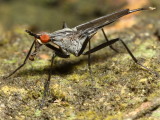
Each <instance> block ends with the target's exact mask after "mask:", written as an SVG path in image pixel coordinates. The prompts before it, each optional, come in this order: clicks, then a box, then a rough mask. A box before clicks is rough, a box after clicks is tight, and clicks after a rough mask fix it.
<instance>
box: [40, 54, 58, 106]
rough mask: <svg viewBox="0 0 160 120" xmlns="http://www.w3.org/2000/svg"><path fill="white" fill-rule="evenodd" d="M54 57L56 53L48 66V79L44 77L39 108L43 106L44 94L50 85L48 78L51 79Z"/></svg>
mask: <svg viewBox="0 0 160 120" xmlns="http://www.w3.org/2000/svg"><path fill="white" fill-rule="evenodd" d="M55 57H56V55H55V54H53V56H52V60H51V66H50V69H49V74H48V79H46V80H45V83H44V93H43V98H42V103H41V104H40V108H42V107H43V105H44V102H45V98H46V96H47V94H48V92H49V85H50V80H51V75H52V68H53V61H54V58H55Z"/></svg>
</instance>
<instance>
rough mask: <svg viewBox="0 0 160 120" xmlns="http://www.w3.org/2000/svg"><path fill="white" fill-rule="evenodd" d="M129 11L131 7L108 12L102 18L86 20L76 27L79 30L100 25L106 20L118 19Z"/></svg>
mask: <svg viewBox="0 0 160 120" xmlns="http://www.w3.org/2000/svg"><path fill="white" fill-rule="evenodd" d="M128 12H129V9H125V10H121V11H118V12H114V13H112V14H108V15H105V16H102V17H100V18H97V19H94V20H91V21H89V22H86V23H84V24H81V25H78V26H76V28H77V30H85V29H87V28H90V27H95V26H99V25H100V24H103V23H105V22H107V23H109V22H110V21H113V20H116V19H118V18H120V17H122V16H124V15H126V14H128Z"/></svg>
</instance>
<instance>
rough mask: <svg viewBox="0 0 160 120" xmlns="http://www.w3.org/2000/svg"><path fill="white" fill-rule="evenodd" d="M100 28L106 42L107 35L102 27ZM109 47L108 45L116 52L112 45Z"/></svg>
mask: <svg viewBox="0 0 160 120" xmlns="http://www.w3.org/2000/svg"><path fill="white" fill-rule="evenodd" d="M101 30H102V33H103V35H104V38H105V39H106V41H107V42H108V41H109V40H108V37H107V35H106V33H105V31H104V29H103V28H102V29H101ZM109 47H110V48H111V49H112V50H113V51H115V52H117V53H118V50H116V49H115V48H114V47H113V46H112V45H110V46H109Z"/></svg>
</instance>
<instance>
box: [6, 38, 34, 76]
mask: <svg viewBox="0 0 160 120" xmlns="http://www.w3.org/2000/svg"><path fill="white" fill-rule="evenodd" d="M34 44H35V40H34V41H33V43H32V45H31V47H30V50H29V52H28V54H27V56H26V58H25V59H24V62H23V64H21V65H20V66H19V67H18V68H17V69H15V70H14V71H13V72H12V73H10V74H9V75H8V76H7V77H4V78H5V79H7V78H9V77H10V76H12V75H13V74H14V73H16V72H17V71H18V70H19V69H21V68H22V67H23V66H24V65H25V64H26V62H27V60H28V58H29V56H30V53H31V51H32V48H33V46H34Z"/></svg>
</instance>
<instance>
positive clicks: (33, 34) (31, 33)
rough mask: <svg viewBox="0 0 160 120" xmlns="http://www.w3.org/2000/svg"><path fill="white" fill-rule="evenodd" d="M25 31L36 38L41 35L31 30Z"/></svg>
mask: <svg viewBox="0 0 160 120" xmlns="http://www.w3.org/2000/svg"><path fill="white" fill-rule="evenodd" d="M25 31H26V32H27V33H28V34H29V35H31V36H34V37H35V38H40V36H39V35H37V34H35V33H33V32H31V31H29V30H25Z"/></svg>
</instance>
